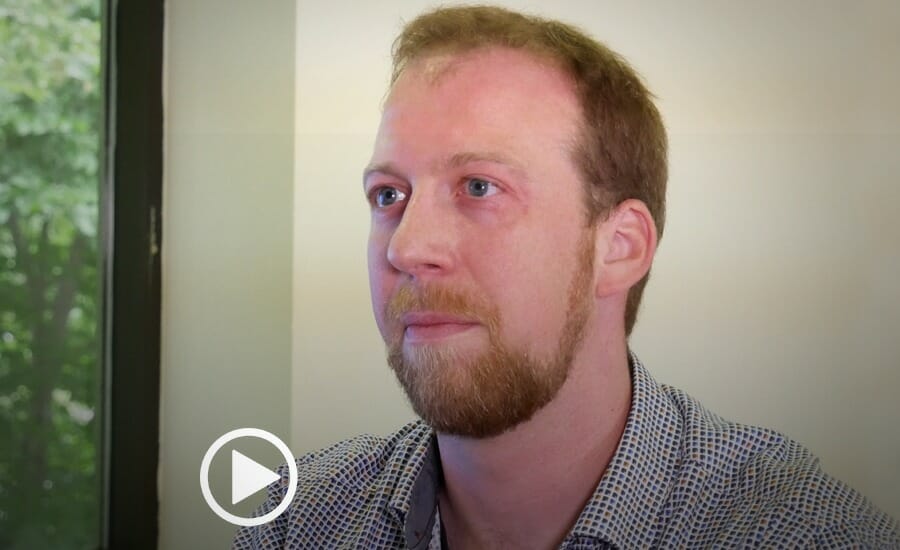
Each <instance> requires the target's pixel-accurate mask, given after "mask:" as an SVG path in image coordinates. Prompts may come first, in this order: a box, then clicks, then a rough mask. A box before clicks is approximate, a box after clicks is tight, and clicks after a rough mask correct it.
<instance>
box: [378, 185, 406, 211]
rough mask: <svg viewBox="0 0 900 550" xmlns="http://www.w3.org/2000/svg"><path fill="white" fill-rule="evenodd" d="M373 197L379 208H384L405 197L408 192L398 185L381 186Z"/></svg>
mask: <svg viewBox="0 0 900 550" xmlns="http://www.w3.org/2000/svg"><path fill="white" fill-rule="evenodd" d="M372 198H373V202H374V203H375V206H376V207H377V208H384V207H387V206H390V205H392V204H394V203H395V202H399V201H402V200H403V199H405V198H406V193H404V192H403V191H401V190H399V189H397V188H396V187H381V188H379V189H377V190H376V191H375V193H374V194H373V196H372Z"/></svg>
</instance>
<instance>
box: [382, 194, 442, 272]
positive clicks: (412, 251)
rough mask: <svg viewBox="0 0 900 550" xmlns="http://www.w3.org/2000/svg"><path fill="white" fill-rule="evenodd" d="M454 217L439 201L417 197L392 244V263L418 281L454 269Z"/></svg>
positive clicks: (406, 213) (395, 234)
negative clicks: (452, 222) (452, 217)
mask: <svg viewBox="0 0 900 550" xmlns="http://www.w3.org/2000/svg"><path fill="white" fill-rule="evenodd" d="M453 239H454V237H453V232H452V227H451V216H450V215H449V213H448V212H447V211H446V208H444V207H442V205H441V204H440V202H439V200H438V199H437V197H434V196H429V195H427V194H425V193H418V194H417V193H413V194H412V196H411V197H410V199H409V202H408V203H407V205H406V208H405V209H404V211H403V216H402V217H401V219H400V223H399V224H398V225H397V227H396V229H395V230H394V233H393V235H391V240H390V243H389V244H388V251H387V256H388V261H389V262H390V263H391V265H393V266H394V267H395V268H396V269H398V270H399V271H403V272H405V273H408V274H410V275H412V276H414V277H420V276H427V275H437V274H441V273H443V272H446V271H447V270H449V269H450V268H451V267H452V264H453V255H454V246H453Z"/></svg>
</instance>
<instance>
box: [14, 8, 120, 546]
mask: <svg viewBox="0 0 900 550" xmlns="http://www.w3.org/2000/svg"><path fill="white" fill-rule="evenodd" d="M100 48H101V31H100V3H99V2H97V1H95V0H75V1H72V0H42V1H41V2H33V1H28V0H4V4H3V5H2V6H0V547H3V548H8V547H11V548H47V547H54V548H55V547H71V548H85V547H91V546H96V545H97V536H98V534H99V510H100V504H99V503H100V500H99V498H100V476H99V473H100V472H99V470H100V469H99V464H100V463H99V460H98V456H99V452H98V449H99V441H100V434H101V431H100V425H101V422H100V415H99V414H97V412H98V411H99V405H100V395H102V394H101V392H100V383H101V382H100V381H101V369H100V349H101V348H100V338H99V335H100V330H99V322H100V312H101V307H100V304H101V301H100V289H101V284H100V283H101V278H100V277H101V270H100V265H99V256H98V231H97V220H98V195H99V178H98V166H99V158H100V147H99V146H100V123H101V120H102V116H101V114H102V102H101V82H100V72H99V67H100V62H99V61H100Z"/></svg>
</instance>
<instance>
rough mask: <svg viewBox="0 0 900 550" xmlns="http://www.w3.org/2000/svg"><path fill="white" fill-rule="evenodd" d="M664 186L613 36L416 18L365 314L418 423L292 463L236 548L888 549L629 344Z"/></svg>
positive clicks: (821, 481)
mask: <svg viewBox="0 0 900 550" xmlns="http://www.w3.org/2000/svg"><path fill="white" fill-rule="evenodd" d="M665 183H666V136H665V131H664V128H663V125H662V123H661V120H660V117H659V114H658V112H657V110H656V108H655V106H654V105H653V102H652V101H651V97H650V94H649V93H648V92H647V90H646V89H645V87H644V85H643V84H642V82H641V81H640V79H639V78H638V77H637V76H636V75H635V73H634V71H633V70H632V69H631V68H630V67H629V66H628V65H627V63H625V62H624V61H623V60H622V59H621V58H620V57H618V56H617V55H616V54H614V53H613V52H611V51H609V50H608V49H607V48H605V47H604V46H602V45H600V44H598V43H596V42H595V41H593V40H592V39H590V38H588V37H586V36H584V35H583V34H581V33H580V32H578V31H577V30H575V29H573V28H571V27H569V26H567V25H564V24H561V23H558V22H553V21H547V20H542V19H538V18H532V17H526V16H522V15H520V14H516V13H512V12H509V11H506V10H503V9H499V8H489V7H466V8H447V9H439V10H436V11H434V12H431V13H427V14H425V15H422V16H420V17H419V18H417V19H416V20H414V21H412V22H411V23H410V24H409V25H407V26H406V28H405V29H404V31H403V33H402V34H401V36H400V37H399V38H398V40H397V42H396V44H395V50H394V73H393V78H392V83H391V89H390V93H389V96H388V98H387V100H386V103H385V107H384V114H383V117H382V121H381V125H380V128H379V131H378V135H377V138H376V144H375V150H374V152H373V156H372V160H371V162H370V164H369V166H368V167H367V168H366V170H365V174H364V191H365V195H366V197H367V199H368V201H369V203H370V205H371V211H372V225H371V233H370V240H369V272H370V282H371V292H372V301H373V309H374V312H375V316H376V321H377V323H378V328H379V330H380V331H381V334H382V336H383V337H384V340H385V342H386V344H387V348H388V363H389V364H390V366H391V368H392V369H393V370H394V371H395V373H396V374H397V377H398V379H399V381H400V383H401V385H402V386H403V388H404V389H405V391H406V393H407V395H408V396H409V399H410V402H411V404H412V406H413V408H414V410H415V411H416V413H417V414H418V415H419V416H420V417H421V418H422V420H421V421H417V422H414V423H411V424H409V425H407V426H405V427H403V428H401V429H400V430H399V431H397V432H395V433H394V434H392V435H391V436H390V437H388V438H383V439H382V438H375V437H370V436H361V437H358V438H355V439H352V440H348V441H344V442H342V443H338V444H337V445H335V446H333V447H330V448H328V449H325V450H323V451H320V452H316V453H312V454H309V455H306V456H304V457H302V458H301V459H299V460H298V466H299V469H300V477H299V483H298V491H297V496H296V497H295V499H294V502H293V503H292V506H291V508H290V510H289V512H287V513H285V514H283V515H282V516H281V517H279V518H278V519H276V520H275V521H273V522H271V523H269V524H267V525H264V526H261V527H258V528H253V529H245V530H242V531H240V532H239V533H238V536H237V538H236V540H235V547H237V548H285V547H287V548H407V547H408V548H421V549H425V548H434V549H437V548H556V547H562V548H573V549H574V548H646V547H707V546H717V547H732V546H761V547H793V546H810V545H812V546H822V547H835V548H838V547H841V548H843V547H847V546H869V547H897V546H900V535H898V526H897V523H896V521H894V520H893V519H891V518H889V517H887V516H886V515H884V514H882V513H880V512H879V511H877V510H875V509H874V508H873V507H872V506H871V505H870V504H869V503H868V502H867V501H866V500H865V499H864V498H863V497H862V496H860V495H859V494H857V493H855V492H853V491H852V490H851V489H849V488H847V487H846V486H845V485H843V484H841V483H840V482H838V481H836V480H834V479H833V478H830V477H828V476H827V475H826V474H824V473H823V472H822V471H821V470H820V469H819V467H818V465H817V461H816V459H815V458H814V457H813V456H812V455H811V454H810V453H809V452H808V451H806V450H805V449H803V448H802V447H801V446H799V445H798V444H797V443H795V442H793V441H790V440H788V439H786V438H785V437H783V436H781V435H779V434H777V433H775V432H772V431H770V430H765V429H761V428H753V427H747V426H741V425H738V424H734V423H730V422H727V421H725V420H722V419H720V418H718V417H716V416H715V415H713V414H712V413H710V412H708V411H706V410H705V409H704V408H703V407H702V406H701V405H699V404H698V403H697V402H696V401H694V400H692V399H691V398H690V397H688V396H686V395H685V394H683V393H681V392H679V391H677V390H674V389H672V388H668V387H665V386H662V385H659V384H657V383H656V382H655V381H654V380H653V378H652V377H651V376H650V375H649V373H648V372H647V370H646V369H645V367H644V366H643V365H642V364H641V363H640V361H639V360H638V358H637V357H636V356H635V355H634V354H633V353H632V352H631V350H630V349H629V348H628V336H629V334H630V332H631V329H632V327H633V326H634V323H635V320H636V314H637V309H638V305H639V303H640V297H641V292H642V290H643V287H644V285H645V283H646V281H647V277H648V274H649V271H650V266H651V263H652V260H653V257H654V254H655V251H656V246H657V242H658V240H659V238H660V236H661V235H662V230H663V221H664V196H665ZM283 477H284V480H286V479H287V477H286V475H285V476H283ZM285 482H286V481H283V482H282V484H281V485H279V484H276V485H275V486H273V487H272V488H271V489H270V499H269V502H267V504H266V505H264V507H263V509H261V510H260V511H259V513H264V512H265V511H267V510H269V509H271V508H273V507H274V506H276V505H277V504H278V503H279V502H280V500H281V498H282V496H283V495H284V492H285V490H286V488H285V487H284V485H283V483H285Z"/></svg>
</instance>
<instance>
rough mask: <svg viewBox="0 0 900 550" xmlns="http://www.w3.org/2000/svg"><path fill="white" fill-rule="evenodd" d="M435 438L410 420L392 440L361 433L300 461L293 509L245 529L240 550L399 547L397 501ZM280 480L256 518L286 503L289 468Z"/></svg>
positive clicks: (238, 539)
mask: <svg viewBox="0 0 900 550" xmlns="http://www.w3.org/2000/svg"><path fill="white" fill-rule="evenodd" d="M431 436H432V431H431V429H430V428H429V427H428V426H427V425H425V424H424V423H423V422H421V421H416V422H411V423H409V424H407V425H405V426H403V427H402V428H400V429H399V430H397V431H395V432H394V433H392V434H390V435H388V436H387V437H377V436H373V435H359V436H356V437H353V438H350V439H346V440H344V441H341V442H339V443H335V444H333V445H331V446H329V447H326V448H324V449H322V450H318V451H313V452H310V453H307V454H305V455H303V456H301V457H300V458H298V459H297V460H296V464H297V473H298V479H297V492H296V494H295V495H294V498H293V501H292V502H291V505H290V508H289V509H288V511H287V512H286V513H284V514H282V515H280V516H279V517H278V518H276V519H275V520H273V521H271V522H269V523H265V524H263V525H259V526H256V527H245V528H242V529H240V530H239V531H238V533H237V535H236V536H235V539H234V544H233V548H235V549H249V548H254V549H275V548H286V547H291V548H394V547H398V546H401V545H402V543H403V540H404V539H403V532H402V529H401V526H400V524H399V521H398V517H397V515H396V512H395V511H394V507H395V506H393V504H394V503H395V501H396V500H397V499H398V498H400V497H398V496H396V495H395V493H396V492H399V493H400V494H401V496H402V494H403V491H404V489H405V490H408V489H409V487H407V486H406V485H409V484H411V483H412V478H413V476H414V475H415V472H413V471H412V470H411V467H412V465H414V464H416V463H417V462H424V460H423V455H424V449H427V448H428V443H429V441H430V438H431ZM279 473H280V474H281V479H280V480H279V481H278V482H275V483H273V484H272V485H270V486H269V488H268V499H267V500H266V502H265V503H264V504H263V505H262V506H261V507H260V508H259V509H258V510H257V511H256V515H257V516H259V515H262V514H265V513H267V512H269V511H271V510H273V509H274V508H275V507H276V506H278V504H280V503H281V501H282V500H283V499H284V497H285V495H286V493H287V486H288V483H289V479H290V478H289V474H288V468H287V465H286V464H285V465H282V466H281V467H280V468H279Z"/></svg>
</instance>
